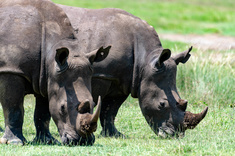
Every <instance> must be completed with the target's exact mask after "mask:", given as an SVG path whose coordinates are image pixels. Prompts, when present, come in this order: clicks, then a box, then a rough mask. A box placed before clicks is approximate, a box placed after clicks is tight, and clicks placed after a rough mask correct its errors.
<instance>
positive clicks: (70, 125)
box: [0, 0, 110, 145]
mask: <svg viewBox="0 0 235 156" xmlns="http://www.w3.org/2000/svg"><path fill="white" fill-rule="evenodd" d="M77 43H78V41H77V39H76V37H75V35H74V30H73V28H72V26H71V23H70V21H69V19H68V18H67V16H66V14H65V13H64V12H63V10H62V9H61V8H60V7H58V6H56V5H55V4H54V3H52V2H50V1H47V0H34V1H32V0H11V1H9V0H1V2H0V102H1V104H2V107H3V112H4V118H5V133H4V135H3V137H2V138H1V139H0V143H2V144H4V143H7V144H24V142H25V141H26V139H25V138H24V136H23V134H22V125H23V117H24V108H23V101H24V96H25V95H26V94H34V95H35V97H36V107H35V114H34V122H35V126H36V137H35V141H42V142H46V143H51V142H53V141H56V140H55V139H54V138H53V137H52V136H51V134H50V132H49V121H50V118H51V116H52V118H53V120H54V121H55V123H56V125H57V128H58V131H59V134H60V137H61V140H62V143H63V144H70V143H71V144H75V145H83V144H87V145H92V144H93V143H94V141H95V138H94V135H93V132H94V131H95V130H96V127H97V120H98V117H99V112H100V109H97V110H96V112H95V113H94V114H93V106H94V104H93V98H92V96H91V92H90V91H91V77H92V66H91V65H92V63H93V62H95V61H102V60H103V59H104V58H105V57H106V56H107V54H108V52H109V49H110V47H107V48H105V49H103V48H100V49H98V50H94V51H91V52H90V53H87V54H85V53H83V52H81V51H80V52H78V51H77V50H79V48H78V46H79V45H78V44H77ZM98 105H99V108H100V103H99V104H98Z"/></svg>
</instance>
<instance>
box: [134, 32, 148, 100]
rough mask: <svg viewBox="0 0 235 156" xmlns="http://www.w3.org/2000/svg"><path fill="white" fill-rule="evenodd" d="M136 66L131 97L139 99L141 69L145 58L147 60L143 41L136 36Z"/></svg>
mask: <svg viewBox="0 0 235 156" xmlns="http://www.w3.org/2000/svg"><path fill="white" fill-rule="evenodd" d="M133 55H134V66H133V77H132V85H131V96H132V97H133V98H138V91H139V85H140V80H141V76H140V74H141V69H142V67H143V64H144V58H146V50H145V47H144V45H143V43H142V42H141V40H140V39H139V38H138V37H137V36H135V39H134V52H133Z"/></svg>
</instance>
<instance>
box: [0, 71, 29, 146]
mask: <svg viewBox="0 0 235 156" xmlns="http://www.w3.org/2000/svg"><path fill="white" fill-rule="evenodd" d="M25 84H26V80H25V79H24V78H23V77H20V76H17V75H13V74H1V76H0V102H1V104H2V108H3V113H4V119H5V133H4V135H3V137H2V138H1V139H0V143H1V144H14V145H23V144H24V143H25V142H26V139H25V138H24V136H23V134H22V126H23V119H24V108H23V101H24V95H25Z"/></svg>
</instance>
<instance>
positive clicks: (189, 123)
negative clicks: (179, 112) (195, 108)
mask: <svg viewBox="0 0 235 156" xmlns="http://www.w3.org/2000/svg"><path fill="white" fill-rule="evenodd" d="M207 111H208V107H206V108H205V109H204V110H203V111H202V112H201V113H198V114H193V113H191V112H189V111H187V112H185V116H184V121H183V125H184V129H185V130H186V129H194V128H195V127H196V126H197V125H198V124H199V123H200V122H201V121H202V119H203V118H204V117H205V116H206V114H207Z"/></svg>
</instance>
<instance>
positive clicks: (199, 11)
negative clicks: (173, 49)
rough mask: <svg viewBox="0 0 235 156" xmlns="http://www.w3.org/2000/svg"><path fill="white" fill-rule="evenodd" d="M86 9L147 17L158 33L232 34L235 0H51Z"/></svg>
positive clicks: (234, 33) (233, 34)
mask: <svg viewBox="0 0 235 156" xmlns="http://www.w3.org/2000/svg"><path fill="white" fill-rule="evenodd" d="M53 1H54V2H56V3H60V4H64V5H70V6H78V7H85V8H92V9H97V8H121V9H124V10H126V11H128V12H130V13H132V14H134V15H136V16H138V17H140V18H141V19H144V20H146V21H147V22H148V23H149V24H150V25H152V26H153V27H154V28H155V29H156V30H157V32H158V33H160V34H161V33H180V34H205V33H213V34H220V35H229V36H235V31H234V30H235V29H234V28H235V22H234V19H235V11H234V6H235V1H234V0H223V1H222V0H203V1H201V0H190V1H188V0H174V1H162V0H128V1H127V0H118V1H113V0H96V1H87V0H79V1H78V0H69V1H66V0H53Z"/></svg>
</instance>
